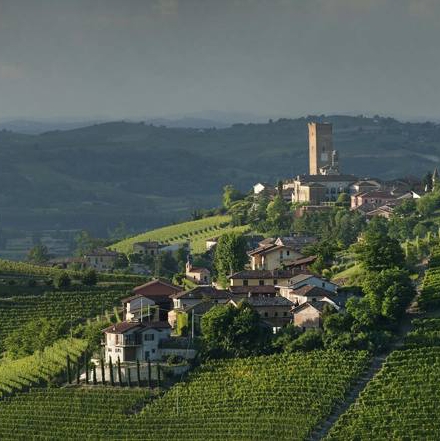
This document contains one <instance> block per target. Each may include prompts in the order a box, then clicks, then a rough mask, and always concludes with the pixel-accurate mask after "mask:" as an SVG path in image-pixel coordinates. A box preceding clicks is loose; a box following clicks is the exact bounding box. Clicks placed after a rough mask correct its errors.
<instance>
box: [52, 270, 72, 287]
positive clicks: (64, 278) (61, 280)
mask: <svg viewBox="0 0 440 441" xmlns="http://www.w3.org/2000/svg"><path fill="white" fill-rule="evenodd" d="M70 284H71V280H70V277H69V274H67V273H66V272H65V271H63V272H61V273H60V274H59V275H58V277H57V278H56V279H55V286H56V287H57V288H58V289H63V288H68V287H69V286H70Z"/></svg>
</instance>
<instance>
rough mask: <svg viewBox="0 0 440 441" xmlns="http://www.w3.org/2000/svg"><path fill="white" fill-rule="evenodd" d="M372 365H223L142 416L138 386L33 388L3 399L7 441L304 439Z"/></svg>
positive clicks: (300, 357) (353, 361) (357, 356)
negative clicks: (24, 440) (19, 440)
mask: <svg viewBox="0 0 440 441" xmlns="http://www.w3.org/2000/svg"><path fill="white" fill-rule="evenodd" d="M368 361H369V356H368V355H367V354H366V353H365V352H354V351H353V352H348V351H347V352H336V351H316V352H311V353H308V354H304V353H297V354H293V355H275V356H269V357H258V358H250V359H241V360H240V359H237V360H228V361H219V362H215V363H212V364H208V365H206V366H204V367H203V368H201V369H200V370H199V371H198V372H196V373H194V374H193V375H192V376H191V378H190V379H189V380H188V381H187V382H186V383H181V384H178V385H176V386H174V387H173V388H172V389H171V390H170V391H169V392H167V393H166V394H165V395H164V396H163V397H161V398H158V399H156V400H154V401H152V402H151V403H150V404H147V405H146V406H145V407H144V408H143V410H142V411H141V412H140V413H136V414H135V413H134V410H135V409H138V410H140V409H141V408H142V405H143V403H144V402H145V400H148V392H146V391H144V390H140V389H137V388H135V389H131V390H127V389H118V388H114V389H109V388H102V387H96V388H94V389H90V388H79V389H73V388H61V389H59V388H57V389H40V390H33V391H32V392H30V393H21V394H18V395H16V396H14V397H11V398H10V399H8V400H6V401H3V402H0V439H2V440H3V439H4V440H8V439H17V438H18V439H35V438H39V439H46V440H58V439H78V440H80V439H96V440H98V439H99V440H100V439H111V440H119V439H127V440H158V441H159V440H160V441H163V440H167V441H168V440H234V441H235V440H244V439H253V440H265V441H267V440H270V439H274V440H275V439H276V440H303V439H306V438H307V436H308V434H309V433H310V432H311V430H312V429H313V427H314V426H315V425H316V424H317V423H318V422H319V421H320V420H321V419H322V418H323V417H325V416H326V415H327V414H329V413H330V411H331V409H332V407H333V406H334V405H335V403H336V402H337V401H338V400H343V399H344V396H345V394H346V393H347V391H348V390H349V388H350V386H351V385H352V383H353V382H354V380H355V379H356V378H357V377H358V376H359V375H361V373H362V371H364V369H365V368H366V366H367V365H368ZM73 427H74V429H75V430H74V431H73V430H72V428H73Z"/></svg>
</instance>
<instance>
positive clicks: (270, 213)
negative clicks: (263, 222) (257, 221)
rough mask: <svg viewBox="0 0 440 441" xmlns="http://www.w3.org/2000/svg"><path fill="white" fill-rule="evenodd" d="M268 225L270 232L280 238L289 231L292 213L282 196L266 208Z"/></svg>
mask: <svg viewBox="0 0 440 441" xmlns="http://www.w3.org/2000/svg"><path fill="white" fill-rule="evenodd" d="M266 213H267V223H268V227H269V228H270V231H271V232H272V233H273V234H274V235H276V236H278V235H283V234H284V233H286V232H288V231H289V228H290V224H291V213H290V211H289V205H288V204H287V202H286V201H285V200H284V199H283V197H282V196H280V195H277V196H275V197H274V199H273V201H272V202H269V204H268V205H267V208H266Z"/></svg>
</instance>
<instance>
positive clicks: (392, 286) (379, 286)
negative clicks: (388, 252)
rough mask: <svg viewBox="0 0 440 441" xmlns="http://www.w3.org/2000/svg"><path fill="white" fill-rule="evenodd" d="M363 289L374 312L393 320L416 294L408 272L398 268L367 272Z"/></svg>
mask: <svg viewBox="0 0 440 441" xmlns="http://www.w3.org/2000/svg"><path fill="white" fill-rule="evenodd" d="M362 289H363V291H364V294H365V300H366V301H368V303H369V305H370V308H371V311H372V312H373V314H376V315H377V316H383V317H385V318H387V319H390V320H392V321H395V320H397V319H398V318H399V317H400V316H401V314H402V313H403V312H404V311H405V307H406V305H407V304H408V303H409V301H410V300H411V299H412V298H413V297H414V295H415V291H414V287H413V285H412V282H411V279H410V278H409V275H408V272H407V271H404V270H400V269H398V268H390V269H386V270H383V271H381V272H369V273H367V274H366V275H365V277H364V279H363V284H362ZM347 310H348V308H347Z"/></svg>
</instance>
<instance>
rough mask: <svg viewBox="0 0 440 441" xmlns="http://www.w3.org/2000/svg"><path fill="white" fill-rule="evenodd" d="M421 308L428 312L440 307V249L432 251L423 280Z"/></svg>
mask: <svg viewBox="0 0 440 441" xmlns="http://www.w3.org/2000/svg"><path fill="white" fill-rule="evenodd" d="M419 306H420V307H421V308H422V309H425V310H428V309H432V308H438V307H439V306H440V249H439V248H438V247H437V248H435V249H434V250H433V251H432V254H431V259H430V262H429V269H428V270H427V271H426V273H425V278H424V279H423V285H422V291H421V295H420V299H419Z"/></svg>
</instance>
